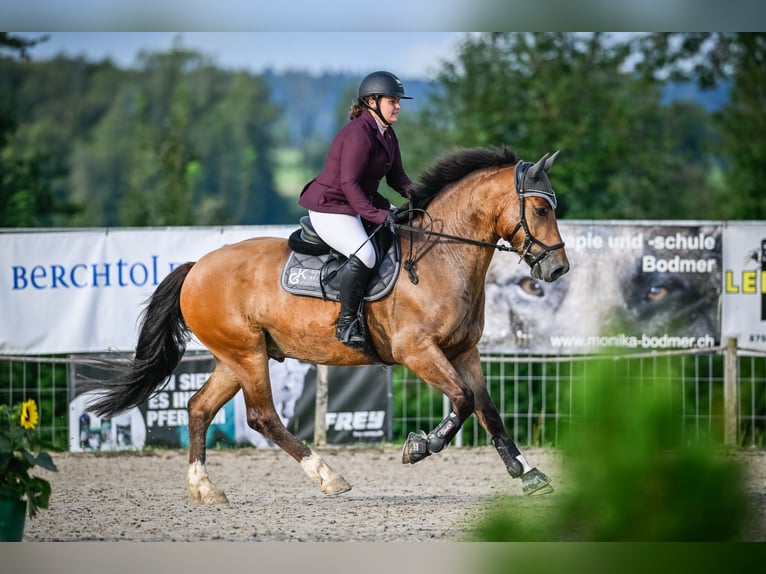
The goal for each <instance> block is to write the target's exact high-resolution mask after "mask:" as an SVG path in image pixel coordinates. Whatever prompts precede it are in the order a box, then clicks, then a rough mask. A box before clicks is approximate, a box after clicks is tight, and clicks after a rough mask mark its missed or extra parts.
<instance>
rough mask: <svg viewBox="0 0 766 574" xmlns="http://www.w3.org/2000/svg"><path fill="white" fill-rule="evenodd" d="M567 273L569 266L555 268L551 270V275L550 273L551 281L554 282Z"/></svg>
mask: <svg viewBox="0 0 766 574" xmlns="http://www.w3.org/2000/svg"><path fill="white" fill-rule="evenodd" d="M568 271H569V265H568V264H567V265H562V266H561V267H557V268H556V269H554V270H553V273H551V281H555V280H556V279H558V278H559V277H561V276H562V275H565V274H566V273H567V272H568Z"/></svg>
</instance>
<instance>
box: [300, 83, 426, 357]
mask: <svg viewBox="0 0 766 574" xmlns="http://www.w3.org/2000/svg"><path fill="white" fill-rule="evenodd" d="M403 99H404V100H410V99H412V98H411V97H409V96H406V95H404V86H403V85H402V82H401V81H400V80H399V78H397V77H396V76H395V75H394V74H392V73H390V72H384V71H378V72H373V73H371V74H369V75H367V76H365V78H364V79H363V80H362V82H361V84H360V85H359V97H358V99H357V101H355V102H354V103H353V104H352V105H351V109H350V111H349V120H350V121H349V122H348V123H347V124H346V125H345V126H343V127H342V128H341V129H340V130H339V131H338V133H337V134H336V135H335V137H334V138H333V140H332V144H331V145H330V151H329V152H328V154H327V157H326V159H325V164H324V167H323V168H322V171H321V172H320V173H319V174H318V175H317V176H316V177H315V178H314V179H312V180H311V181H310V182H309V183H307V184H306V186H305V187H304V188H303V191H302V192H301V196H300V199H299V200H298V203H299V204H300V205H301V206H303V207H305V208H306V209H308V212H309V218H310V220H311V224H312V226H313V227H314V230H315V231H316V232H317V234H319V236H320V237H321V238H322V239H323V240H324V241H325V243H327V244H328V245H329V246H330V247H332V248H333V249H334V250H335V251H337V252H339V253H341V254H342V255H345V256H346V257H347V258H348V261H347V262H346V264H345V265H344V270H343V275H342V277H341V280H340V315H339V316H338V320H337V323H336V328H335V338H336V339H337V340H338V341H341V342H342V343H344V344H346V345H348V346H349V347H352V348H354V349H364V348H365V347H366V343H367V334H366V329H365V325H364V317H363V315H362V304H363V302H364V293H365V289H366V287H367V281H368V279H369V276H370V272H371V270H372V269H373V267H374V266H375V263H376V255H375V249H374V247H373V245H372V242H371V241H369V240H368V236H367V232H366V231H365V228H364V225H363V223H362V219H364V220H366V221H368V222H371V223H374V224H387V225H390V224H391V223H393V222H394V218H393V214H392V212H391V203H390V202H389V201H388V199H386V198H385V197H384V196H382V195H381V194H380V193H378V185H379V183H380V180H381V179H382V178H383V177H385V178H386V183H388V185H389V186H390V187H391V188H392V189H394V190H396V191H397V192H398V193H399V194H400V195H402V196H403V197H406V198H409V188H410V186H411V185H412V182H411V181H410V178H409V177H407V174H406V173H405V171H404V167H403V166H402V157H401V153H400V150H399V141H398V140H397V138H396V134H395V133H394V130H393V128H392V124H393V123H394V122H396V120H397V119H398V118H399V109H400V107H401V106H400V100H403Z"/></svg>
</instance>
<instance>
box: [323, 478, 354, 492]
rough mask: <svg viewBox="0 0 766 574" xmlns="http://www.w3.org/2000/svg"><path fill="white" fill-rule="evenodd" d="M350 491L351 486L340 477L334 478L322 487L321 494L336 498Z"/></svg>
mask: <svg viewBox="0 0 766 574" xmlns="http://www.w3.org/2000/svg"><path fill="white" fill-rule="evenodd" d="M349 490H351V485H350V484H349V483H348V482H346V480H345V479H344V478H342V477H340V478H336V479H335V480H332V481H330V482H326V483H324V484H323V485H322V492H323V493H324V494H326V495H327V496H336V495H338V494H343V493H344V492H348V491H349Z"/></svg>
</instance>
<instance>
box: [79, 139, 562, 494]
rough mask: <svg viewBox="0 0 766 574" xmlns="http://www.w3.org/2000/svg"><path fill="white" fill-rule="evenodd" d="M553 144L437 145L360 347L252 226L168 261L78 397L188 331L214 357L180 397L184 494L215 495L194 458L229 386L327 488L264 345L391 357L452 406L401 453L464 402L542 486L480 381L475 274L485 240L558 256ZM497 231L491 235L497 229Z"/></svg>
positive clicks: (524, 252) (490, 250)
mask: <svg viewBox="0 0 766 574" xmlns="http://www.w3.org/2000/svg"><path fill="white" fill-rule="evenodd" d="M557 155H558V152H556V153H554V154H553V155H549V154H545V155H544V156H543V157H542V158H541V159H540V160H539V161H538V162H536V163H534V164H533V163H532V162H524V161H521V160H520V159H519V158H518V157H517V156H516V154H515V152H514V151H513V150H512V149H511V148H510V147H507V146H501V147H497V148H490V149H483V148H464V149H457V150H454V151H452V152H450V153H448V154H446V155H444V156H443V157H442V158H441V159H440V160H438V161H437V162H436V163H435V164H434V165H432V166H431V167H429V168H427V169H426V170H424V171H423V172H422V173H421V175H420V177H419V178H418V181H417V182H416V183H415V184H413V189H412V193H411V197H410V200H409V204H408V205H406V207H407V208H408V209H409V210H410V213H411V214H412V216H411V217H410V219H409V222H408V224H407V225H404V224H399V225H394V227H400V229H398V230H397V233H398V236H399V241H400V246H401V253H402V259H404V255H405V254H409V256H410V257H409V258H408V259H407V260H406V261H404V262H403V263H402V265H403V268H404V269H406V270H407V271H408V276H409V280H406V278H405V274H402V275H401V276H400V277H399V278H398V280H397V282H396V285H395V286H394V288H393V289H392V290H391V292H390V293H389V294H388V295H386V296H385V297H384V298H382V299H380V300H377V301H374V302H370V303H368V304H367V305H365V308H364V315H365V318H366V321H367V325H368V334H369V338H370V343H371V347H372V349H371V352H364V351H360V350H356V349H352V348H349V347H347V346H345V345H343V344H342V343H340V342H338V341H336V340H335V337H334V335H335V320H336V318H337V316H338V310H339V304H338V303H337V302H335V301H330V300H322V299H320V298H315V297H306V296H296V295H292V294H289V293H287V292H286V291H285V290H284V289H282V288H281V286H280V272H281V271H282V269H283V267H284V265H285V262H286V260H287V259H288V257H289V255H290V253H291V249H290V247H289V246H288V243H287V241H286V240H285V239H282V238H276V237H259V238H252V239H247V240H244V241H241V242H239V243H236V244H231V245H226V246H224V247H221V248H219V249H216V250H214V251H211V252H209V253H207V254H206V255H204V256H203V257H201V258H200V259H199V260H198V261H197V262H196V263H195V262H188V263H185V264H182V265H180V266H178V267H177V268H175V269H174V270H173V271H172V272H171V273H170V274H169V275H168V276H167V277H166V278H165V279H163V281H162V282H161V283H160V284H159V285H158V287H157V288H156V290H155V291H154V293H153V294H152V296H151V297H150V299H149V301H148V302H147V305H146V307H145V308H144V309H143V311H142V318H141V325H140V329H139V336H138V342H137V345H136V350H135V354H134V357H133V358H132V359H131V360H130V362H129V366H128V367H127V369H126V370H125V371H124V372H123V373H122V374H121V375H120V376H118V377H116V378H115V379H112V380H110V381H97V382H93V383H92V386H91V390H98V391H99V392H98V393H97V394H96V395H95V397H94V398H93V399H92V400H91V403H90V405H89V409H90V410H92V411H93V412H95V413H97V414H99V415H100V416H112V415H114V414H116V413H119V412H122V411H125V410H127V409H129V408H132V407H135V406H137V405H139V404H141V403H143V402H145V401H146V400H148V399H149V398H150V397H151V396H152V395H153V394H154V393H155V392H157V391H158V390H159V389H160V388H161V385H162V384H163V383H164V382H165V381H166V380H167V379H168V377H169V376H170V375H171V374H172V372H173V370H174V368H175V367H176V365H177V364H178V363H179V362H180V360H181V357H182V356H183V353H184V351H185V349H186V343H187V341H188V338H189V337H190V336H191V334H192V333H193V334H194V335H195V336H196V337H197V339H198V340H199V341H200V342H201V343H202V344H203V345H204V346H205V347H206V348H207V349H208V350H209V351H210V352H211V353H212V355H213V357H214V359H215V369H214V371H213V373H212V374H211V375H210V377H209V378H208V379H207V381H206V382H205V383H204V385H203V386H202V387H201V388H200V389H199V390H198V391H197V392H196V394H194V395H193V396H192V397H191V398H190V400H189V402H188V413H189V422H188V425H189V467H188V472H187V479H186V485H187V490H188V494H189V496H190V497H191V498H192V499H195V500H198V501H200V502H202V503H224V502H228V501H227V498H226V495H225V494H224V492H223V491H222V490H221V489H219V488H218V487H217V486H216V485H215V483H214V482H213V481H212V480H211V478H210V477H209V475H208V474H207V471H206V466H205V459H206V450H205V435H206V432H207V428H208V426H209V425H210V423H211V421H212V420H213V417H214V416H215V414H216V413H217V412H218V410H219V409H220V408H221V407H222V406H223V405H224V404H225V403H226V402H228V401H229V400H230V399H231V398H232V397H234V395H235V394H236V393H237V391H239V389H242V391H243V394H244V400H245V405H246V413H247V422H248V424H249V426H250V427H252V428H253V429H255V430H256V431H258V432H259V433H261V434H262V435H264V436H265V437H266V438H268V439H269V440H270V441H271V442H273V443H275V444H276V445H278V446H279V447H280V448H282V449H283V450H284V451H285V452H286V453H288V454H289V455H290V456H292V457H293V458H294V459H295V460H296V461H297V462H298V463H299V464H300V466H301V467H302V468H303V470H304V471H305V473H306V474H307V475H308V476H309V477H310V478H311V479H313V480H314V481H315V482H316V483H318V485H319V487H320V489H321V491H322V492H323V493H324V494H327V495H335V494H340V493H342V492H346V491H348V490H350V488H351V486H350V485H349V484H348V482H346V480H345V479H344V478H343V477H342V476H341V475H340V474H339V473H338V472H336V471H335V470H333V469H332V468H331V467H330V466H329V465H328V464H327V463H326V462H325V461H324V460H323V459H322V457H321V456H320V455H319V454H318V453H317V452H316V451H314V450H313V449H311V448H310V447H309V446H307V445H305V444H303V443H302V442H301V441H300V440H298V439H297V438H296V437H295V436H294V435H293V434H291V433H290V432H289V431H288V430H287V428H285V426H284V424H283V423H282V421H281V420H280V418H279V415H278V413H277V412H276V410H275V408H274V403H273V399H272V392H271V386H270V381H269V358H274V359H276V360H278V361H279V360H284V359H285V358H286V357H292V358H295V359H299V360H302V361H306V362H310V363H316V364H323V365H365V364H374V363H377V364H383V365H393V364H401V365H404V366H405V367H407V368H408V369H409V370H411V371H412V372H414V373H415V374H416V375H418V376H419V377H420V378H421V379H423V381H425V382H426V383H427V384H429V385H431V386H432V387H434V388H435V389H437V390H439V391H440V392H442V393H443V394H444V395H446V396H447V397H448V398H449V400H450V402H451V405H452V412H451V413H450V414H449V416H447V417H446V418H445V419H444V420H443V421H442V422H441V423H440V424H439V425H438V426H437V427H436V428H435V429H433V430H432V431H431V432H430V433H428V434H426V433H425V432H423V431H420V432H419V433H413V432H411V433H409V436H408V438H407V440H406V443H405V445H404V449H403V455H402V462H403V463H405V464H414V463H416V462H418V461H420V460H423V459H424V458H426V457H427V456H430V455H431V454H433V453H437V452H439V451H441V450H442V449H443V448H444V447H445V446H446V445H447V444H449V442H450V440H451V439H452V438H453V437H454V436H455V434H456V433H457V432H458V430H459V429H460V427H461V425H462V424H463V423H464V422H465V420H466V419H467V418H468V417H469V416H470V415H471V414H475V415H476V417H477V419H478V421H479V423H480V424H481V425H482V427H483V428H484V429H485V430H486V431H487V433H488V435H489V436H490V437H492V442H493V444H494V446H495V448H496V449H497V451H498V453H499V455H500V457H501V459H502V461H503V463H504V464H505V466H506V469H507V471H508V473H509V474H510V475H511V477H513V478H522V488H523V492H524V494H542V493H547V492H551V491H552V486H551V484H550V479H549V478H548V477H547V476H546V475H545V474H544V473H542V472H541V471H539V470H538V469H537V468H536V467H532V466H530V465H529V463H528V462H527V461H526V460H525V458H524V456H523V455H522V454H521V452H520V451H519V449H518V448H517V446H516V444H514V442H513V440H512V439H511V438H509V437H508V435H507V433H506V431H505V428H504V426H503V422H502V419H501V417H500V415H499V413H498V411H497V408H496V407H495V405H494V404H493V402H492V399H491V397H490V395H489V392H488V390H487V387H486V384H485V381H484V376H483V374H482V367H481V362H480V356H479V350H478V346H477V345H478V343H479V339H480V337H481V335H482V331H483V327H484V297H485V293H484V282H485V277H486V274H487V269H488V267H489V264H490V261H491V259H492V257H493V254H494V251H495V249H497V250H505V251H512V252H515V253H517V254H518V255H519V256H520V259H521V260H523V261H525V262H526V264H527V265H529V267H530V269H531V274H532V276H533V277H535V278H537V279H541V280H544V281H554V280H556V279H557V278H559V277H561V276H562V275H564V274H565V273H566V272H567V271H568V270H569V261H568V259H567V255H566V252H565V249H564V243H563V241H562V239H561V235H560V234H559V229H558V223H557V220H556V215H555V208H556V196H555V193H554V191H553V189H552V188H551V184H550V181H549V179H548V177H547V172H548V170H549V169H550V167H551V164H552V163H553V161H554V159H555V158H556V156H557ZM501 239H503V240H504V242H503V243H501V242H500V240H501Z"/></svg>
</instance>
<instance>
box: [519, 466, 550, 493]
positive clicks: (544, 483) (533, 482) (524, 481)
mask: <svg viewBox="0 0 766 574" xmlns="http://www.w3.org/2000/svg"><path fill="white" fill-rule="evenodd" d="M521 489H522V491H523V492H524V494H525V495H526V496H537V495H540V494H550V493H551V492H553V486H552V485H551V479H550V478H548V477H547V476H546V475H545V474H544V473H543V472H541V471H539V470H537V468H533V469H532V470H529V471H527V472H525V473H524V474H522V475H521Z"/></svg>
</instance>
